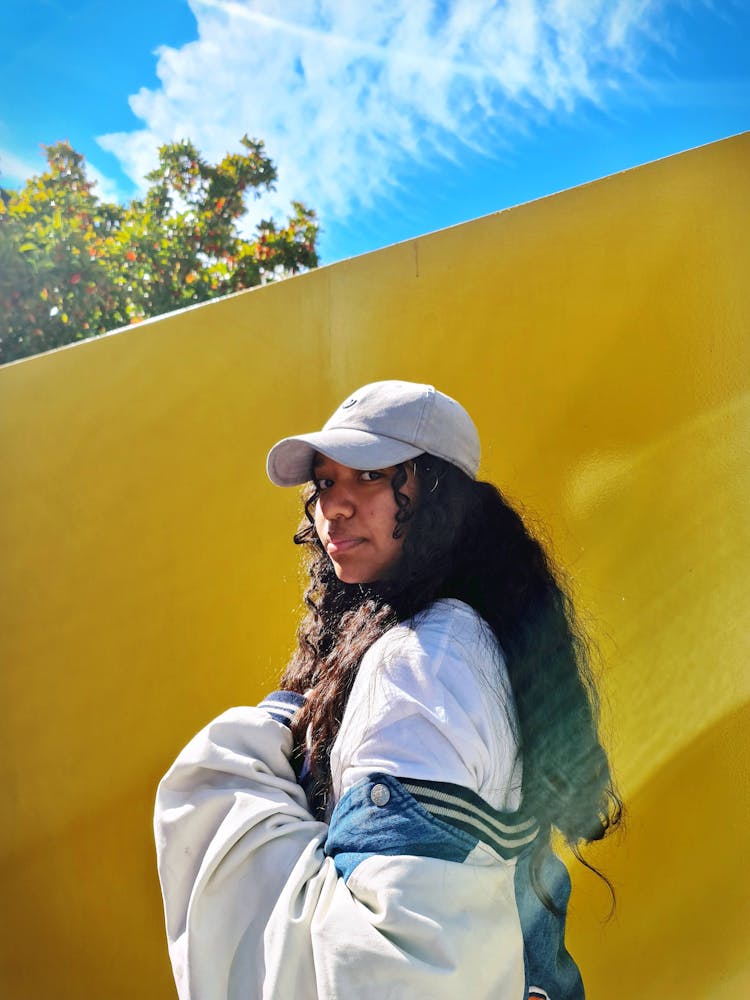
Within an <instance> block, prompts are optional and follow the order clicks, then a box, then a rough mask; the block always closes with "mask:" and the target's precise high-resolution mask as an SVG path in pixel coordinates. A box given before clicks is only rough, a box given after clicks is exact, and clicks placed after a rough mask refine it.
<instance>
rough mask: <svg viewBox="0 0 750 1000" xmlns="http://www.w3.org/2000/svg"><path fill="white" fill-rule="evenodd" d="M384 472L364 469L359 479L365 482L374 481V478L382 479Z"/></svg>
mask: <svg viewBox="0 0 750 1000" xmlns="http://www.w3.org/2000/svg"><path fill="white" fill-rule="evenodd" d="M384 478H385V473H383V472H378V471H377V470H375V469H366V470H365V471H364V472H363V473H362V475H361V476H360V479H363V480H364V481H365V482H366V483H374V482H375V480H376V479H384Z"/></svg>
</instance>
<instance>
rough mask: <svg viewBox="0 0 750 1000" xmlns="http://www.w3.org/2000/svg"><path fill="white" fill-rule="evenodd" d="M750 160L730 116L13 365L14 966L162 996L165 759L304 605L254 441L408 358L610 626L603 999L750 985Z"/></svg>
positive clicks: (604, 641)
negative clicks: (665, 152)
mask: <svg viewBox="0 0 750 1000" xmlns="http://www.w3.org/2000/svg"><path fill="white" fill-rule="evenodd" d="M749 166H750V136H749V135H743V136H739V137H736V138H734V139H731V140H727V141H725V142H722V143H718V144H715V145H713V146H709V147H705V148H702V149H698V150H695V151H692V152H689V153H686V154H683V155H680V156H676V157H673V158H670V159H668V160H664V161H661V162H658V163H654V164H650V165H648V166H646V167H643V168H641V169H638V170H634V171H631V172H628V173H625V174H621V175H617V176H614V177H610V178H607V179H605V180H603V181H600V182H597V183H595V184H590V185H587V186H585V187H582V188H578V189H575V190H572V191H567V192H564V193H563V194H560V195H557V196H555V197H551V198H547V199H544V200H542V201H538V202H534V203H531V204H528V205H524V206H521V207H519V208H515V209H512V210H510V211H507V212H503V213H500V214H497V215H494V216H490V217H488V218H484V219H479V220H477V221H475V222H471V223H469V224H467V225H464V226H459V227H457V228H454V229H451V230H447V231H444V232H440V233H436V234H433V235H431V236H427V237H424V238H422V239H419V240H415V241H414V242H410V243H406V244H402V245H399V246H395V247H391V248H389V249H387V250H383V251H379V252H377V253H374V254H370V255H367V256H365V257H361V258H357V259H355V260H351V261H348V262H345V263H341V264H337V265H335V266H333V267H329V268H324V269H321V270H320V271H317V272H315V273H312V274H309V275H305V276H302V277H299V278H295V279H293V280H290V281H287V282H284V283H282V284H280V285H277V286H272V287H267V288H264V289H260V290H256V291H252V292H249V293H244V294H242V295H239V296H236V297H234V298H230V299H226V300H223V301H220V302H215V303H211V304H208V305H204V306H200V307H198V308H195V309H193V310H189V311H187V312H183V313H181V314H175V315H174V316H171V317H167V318H165V319H162V320H159V321H156V322H152V323H146V324H143V325H142V326H139V327H136V328H132V329H130V330H127V331H124V332H121V333H117V334H113V335H110V336H108V337H105V338H102V339H99V340H95V341H91V342H87V343H83V344H80V345H77V346H75V347H72V348H66V349H63V350H61V351H57V352H54V353H51V354H48V355H45V356H41V357H37V358H33V359H29V360H27V361H23V362H20V363H17V364H15V365H11V366H8V367H6V368H5V369H3V370H2V371H0V421H1V426H2V444H1V448H2V452H1V461H2V469H3V475H4V485H3V489H2V491H1V493H0V533H1V535H0V546H1V550H2V553H3V566H2V590H1V591H0V614H1V615H2V622H1V626H2V627H1V629H0V636H2V639H0V643H1V644H2V661H3V670H2V689H1V690H0V723H1V725H2V733H3V737H4V743H5V752H4V753H3V755H2V758H1V759H0V769H1V773H2V788H3V792H4V799H5V807H4V810H3V814H4V817H5V822H4V823H3V825H2V834H1V836H2V841H1V845H0V885H1V886H2V894H3V899H2V910H3V913H4V914H5V916H6V921H5V922H6V930H5V933H4V934H3V935H2V936H0V994H2V995H3V996H8V997H13V998H14V1000H32V998H33V1000H38V998H39V997H55V998H56V1000H65V998H75V1000H82V998H83V1000H86V998H91V1000H94V998H96V1000H98V998H102V997H106V998H108V1000H117V998H120V997H122V998H125V997H128V998H130V997H132V996H134V995H137V996H142V997H153V998H157V997H165V998H166V997H170V996H172V995H173V987H172V984H171V977H170V972H169V968H168V963H167V959H166V949H165V946H164V940H163V930H162V920H161V907H160V900H159V895H158V888H157V883H156V876H155V871H154V863H153V849H152V843H151V831H150V814H151V804H152V797H153V791H154V787H155V784H156V782H157V779H158V777H159V775H160V774H161V773H162V772H163V771H164V770H165V768H166V767H167V766H168V764H169V763H170V761H171V759H172V758H173V756H174V755H175V753H176V751H177V749H178V748H179V747H180V746H181V745H183V744H184V742H186V740H187V739H188V738H189V737H190V736H191V735H192V734H193V732H194V731H195V730H197V728H198V727H200V726H201V725H202V724H203V723H204V722H205V721H206V720H208V719H209V718H210V717H212V716H213V715H214V714H216V713H218V712H219V711H221V710H223V709H224V708H225V707H227V706H229V705H231V704H237V703H242V702H250V703H252V702H253V701H254V700H255V699H257V698H258V697H259V696H260V694H261V693H262V692H264V691H265V690H267V689H268V688H269V687H270V686H272V685H273V683H274V679H275V677H276V676H277V674H278V672H279V670H280V669H281V667H282V665H283V663H284V662H285V659H286V657H287V656H288V653H289V651H290V648H291V646H292V643H293V633H294V626H295V622H296V619H297V615H298V611H299V584H300V580H299V576H298V570H297V564H296V558H297V554H296V550H295V549H294V547H293V545H292V544H291V534H292V531H293V528H294V526H295V524H296V522H297V519H298V514H299V510H298V500H297V497H296V495H295V491H282V490H278V489H276V488H275V487H273V486H271V485H270V484H269V483H267V482H266V480H265V477H264V473H263V464H264V457H265V453H266V450H267V448H268V447H269V445H270V444H272V443H273V441H274V440H276V439H277V438H278V437H281V436H283V435H285V434H288V433H293V432H296V431H299V430H304V429H309V428H311V427H315V426H317V425H318V424H319V422H320V421H322V420H323V419H324V418H325V417H326V416H327V415H328V414H329V412H330V411H331V410H332V409H333V408H334V406H335V405H336V404H337V403H338V402H339V401H340V399H341V398H343V397H344V395H346V394H347V393H348V392H349V391H350V390H351V389H352V388H354V387H356V386H357V385H360V384H362V383H364V382H368V381H372V380H375V379H380V378H388V377H391V378H393V377H400V378H407V379H413V380H418V381H431V382H434V383H435V384H437V385H438V386H439V387H440V388H442V389H444V390H445V391H447V392H449V393H451V394H452V395H455V396H457V397H458V398H459V399H461V400H462V401H464V402H465V403H466V404H467V405H468V406H469V408H470V409H471V411H472V413H473V414H474V416H475V419H476V421H477V424H478V426H479V429H480V433H481V435H482V439H483V442H484V457H483V468H482V472H483V474H484V476H485V477H486V478H492V479H494V480H496V481H497V482H499V483H500V484H501V485H502V486H503V488H504V489H505V491H506V492H507V493H508V494H509V495H510V496H512V497H514V498H516V499H517V500H519V501H520V502H521V503H522V504H523V505H524V506H525V507H526V509H527V510H529V511H530V512H533V513H534V514H535V515H536V516H538V517H539V518H540V519H541V520H542V521H543V522H544V523H545V524H546V525H547V526H548V532H549V537H550V538H551V540H552V542H553V545H554V549H555V551H556V553H557V555H558V557H559V559H560V560H561V561H562V562H563V563H564V564H565V565H566V566H567V567H568V569H569V572H570V574H571V576H572V578H573V580H574V584H575V588H576V592H577V594H578V596H579V599H580V601H581V603H582V605H583V606H584V607H586V608H587V609H588V617H589V622H590V627H591V629H592V631H593V633H594V635H595V636H596V638H597V640H598V642H599V645H600V648H601V653H602V686H603V690H604V693H605V698H606V701H607V705H606V713H605V717H606V724H607V729H608V731H609V733H610V744H611V748H612V753H613V757H614V762H615V767H616V770H617V773H618V776H619V780H620V784H621V787H622V791H623V793H624V795H625V798H626V800H627V804H628V807H629V824H628V830H627V835H626V836H625V838H621V839H620V840H619V841H617V842H613V843H612V844H609V845H607V844H605V845H602V846H600V847H598V848H597V850H595V851H594V852H592V860H594V862H595V863H598V864H601V865H602V866H603V867H604V868H605V870H606V871H607V873H608V874H609V875H610V876H611V877H612V879H613V881H614V882H615V884H616V887H617V891H618V909H617V915H616V917H615V918H614V919H613V920H612V921H610V922H609V923H607V924H605V923H603V918H604V915H605V914H606V911H607V907H608V901H607V897H606V893H605V892H604V890H603V888H602V887H601V885H600V883H599V882H598V881H597V880H596V879H595V878H594V877H593V876H591V875H589V874H588V873H587V872H586V871H585V870H583V869H581V868H580V866H575V867H574V879H575V883H576V887H575V891H574V906H573V912H572V917H571V928H570V935H569V939H570V947H571V949H572V950H573V952H574V954H575V955H576V957H577V958H578V960H579V962H580V964H581V966H582V968H583V971H584V976H585V979H586V981H587V983H588V987H589V995H590V996H591V997H593V998H597V997H603V996H607V997H610V998H623V1000H625V998H627V1000H632V998H633V997H639V998H641V1000H648V998H652V997H653V998H657V997H659V998H661V997H662V996H666V995H669V996H679V997H681V998H683V1000H687V998H696V1000H698V998H708V997H710V998H711V1000H721V998H724V997H730V996H731V997H735V996H738V995H741V994H744V993H745V992H747V990H748V988H750V969H749V968H748V964H747V960H746V959H745V957H744V954H745V951H746V949H745V948H744V939H743V938H744V926H745V920H746V917H747V895H748V893H747V889H748V877H747V874H746V871H745V868H746V865H745V854H746V840H745V837H744V831H745V824H746V820H747V815H748V804H749V803H748V793H747V761H748V759H749V755H748V750H749V749H750V748H749V747H748V735H747V734H748V731H749V729H748V724H747V723H748V700H749V699H748V689H749V687H750V685H749V683H748V671H747V663H748V626H747V611H746V604H745V595H746V590H747V577H748V571H747V565H748V561H749V558H750V551H749V550H750V518H748V500H747V498H748V496H750V462H749V461H748V416H749V413H750V408H749V401H750V395H749V393H748V381H749V375H748V373H749V372H750V340H749V339H748V320H749V318H750V281H748V277H747V276H748V273H750V248H749V243H748V237H747V234H748V231H750V212H749V211H748V209H749V208H750V171H749V170H748V167H749ZM743 905H744V912H743Z"/></svg>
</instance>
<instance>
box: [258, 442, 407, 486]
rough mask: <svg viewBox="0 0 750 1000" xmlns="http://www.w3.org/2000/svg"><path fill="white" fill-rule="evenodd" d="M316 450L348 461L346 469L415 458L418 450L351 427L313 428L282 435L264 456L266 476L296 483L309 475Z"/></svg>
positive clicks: (344, 462)
mask: <svg viewBox="0 0 750 1000" xmlns="http://www.w3.org/2000/svg"><path fill="white" fill-rule="evenodd" d="M316 452H320V454H322V455H326V456H327V457H328V458H332V459H333V460H334V462H340V463H341V465H348V466H349V468H350V469H363V470H364V469H385V468H387V467H388V466H389V465H398V464H399V462H406V461H408V460H409V459H410V458H416V457H417V455H421V454H422V451H421V450H420V449H419V448H415V446H414V445H413V444H408V443H407V442H405V441H397V440H395V439H394V438H388V437H381V436H380V435H378V434H371V433H369V432H368V431H358V430H354V429H352V428H340V429H338V430H336V429H331V430H327V431H316V432H315V433H313V434H299V435H298V436H297V437H290V438H284V439H283V440H282V441H279V442H278V443H277V444H275V445H274V446H273V448H271V450H270V451H269V453H268V458H267V459H266V472H267V473H268V478H269V479H270V480H271V482H272V483H276V485H277V486H300V485H301V484H302V483H307V482H309V481H310V480H311V479H312V474H313V457H314V455H315V453H316Z"/></svg>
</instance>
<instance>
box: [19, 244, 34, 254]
mask: <svg viewBox="0 0 750 1000" xmlns="http://www.w3.org/2000/svg"><path fill="white" fill-rule="evenodd" d="M38 249H39V247H38V246H37V245H36V243H23V244H21V246H20V247H19V248H18V252H19V253H28V252H29V251H30V250H38Z"/></svg>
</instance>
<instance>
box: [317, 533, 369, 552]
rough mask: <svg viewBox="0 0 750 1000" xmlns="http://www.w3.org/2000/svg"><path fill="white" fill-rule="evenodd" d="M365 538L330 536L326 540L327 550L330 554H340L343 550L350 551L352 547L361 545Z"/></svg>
mask: <svg viewBox="0 0 750 1000" xmlns="http://www.w3.org/2000/svg"><path fill="white" fill-rule="evenodd" d="M363 541H364V538H341V537H334V538H331V537H330V536H329V538H328V541H327V542H326V552H327V553H328V555H329V556H335V555H340V554H341V553H342V552H349V551H350V550H351V549H354V548H356V547H357V546H358V545H361V544H362V542H363Z"/></svg>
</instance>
